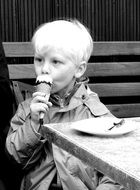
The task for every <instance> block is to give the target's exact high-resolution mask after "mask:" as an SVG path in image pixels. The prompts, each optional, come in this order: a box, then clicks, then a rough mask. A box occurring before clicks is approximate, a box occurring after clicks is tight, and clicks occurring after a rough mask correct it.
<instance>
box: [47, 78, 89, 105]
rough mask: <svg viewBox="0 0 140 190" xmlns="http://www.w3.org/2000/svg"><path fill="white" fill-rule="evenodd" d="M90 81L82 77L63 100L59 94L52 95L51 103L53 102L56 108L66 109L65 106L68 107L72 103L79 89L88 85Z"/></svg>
mask: <svg viewBox="0 0 140 190" xmlns="http://www.w3.org/2000/svg"><path fill="white" fill-rule="evenodd" d="M88 81H89V80H88V78H87V77H82V78H81V79H80V80H78V81H76V82H75V84H74V87H73V89H72V90H71V91H69V92H68V93H67V94H65V95H64V96H63V98H61V97H60V96H59V95H57V94H52V95H51V96H50V99H49V101H50V102H52V104H53V105H55V106H59V107H61V108H64V107H65V106H67V105H68V104H69V103H70V100H71V98H72V96H73V95H74V94H75V93H76V91H77V90H78V88H79V87H80V86H81V85H82V84H86V83H88Z"/></svg>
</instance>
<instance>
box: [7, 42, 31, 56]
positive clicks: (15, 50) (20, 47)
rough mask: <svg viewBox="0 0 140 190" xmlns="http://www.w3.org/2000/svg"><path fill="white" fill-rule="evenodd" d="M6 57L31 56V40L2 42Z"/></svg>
mask: <svg viewBox="0 0 140 190" xmlns="http://www.w3.org/2000/svg"><path fill="white" fill-rule="evenodd" d="M3 47H4V51H5V55H6V57H33V48H32V45H31V42H3Z"/></svg>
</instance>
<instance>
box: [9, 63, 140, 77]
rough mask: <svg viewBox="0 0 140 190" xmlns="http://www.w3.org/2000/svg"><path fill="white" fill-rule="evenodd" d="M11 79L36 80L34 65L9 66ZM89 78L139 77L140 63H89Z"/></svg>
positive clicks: (87, 72) (87, 73)
mask: <svg viewBox="0 0 140 190" xmlns="http://www.w3.org/2000/svg"><path fill="white" fill-rule="evenodd" d="M8 68H9V73H10V78H11V79H24V78H35V73H34V65H33V64H14V65H8ZM85 74H86V75H87V76H89V77H105V76H139V75H140V62H127V63H125V62H120V63H88V66H87V71H86V73H85Z"/></svg>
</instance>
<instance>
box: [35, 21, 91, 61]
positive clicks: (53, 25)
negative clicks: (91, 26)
mask: <svg viewBox="0 0 140 190" xmlns="http://www.w3.org/2000/svg"><path fill="white" fill-rule="evenodd" d="M32 43H33V46H34V50H35V52H37V53H39V52H41V50H42V48H44V47H45V48H46V50H47V48H50V47H53V48H59V49H62V50H63V51H66V52H67V53H69V54H70V56H73V57H74V58H76V60H78V61H85V62H88V60H89V58H90V56H91V53H92V51H93V41H92V37H91V35H90V33H89V31H88V29H87V28H86V27H85V26H84V25H83V24H81V23H80V22H79V21H77V20H71V21H68V20H56V21H52V22H48V23H45V24H42V25H41V26H39V28H38V29H37V30H36V31H35V33H34V35H33V38H32Z"/></svg>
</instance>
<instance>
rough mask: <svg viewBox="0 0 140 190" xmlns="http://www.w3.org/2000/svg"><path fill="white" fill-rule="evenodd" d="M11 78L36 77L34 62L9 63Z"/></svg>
mask: <svg viewBox="0 0 140 190" xmlns="http://www.w3.org/2000/svg"><path fill="white" fill-rule="evenodd" d="M8 69H9V75H10V79H12V80H13V79H34V78H35V71H34V66H33V64H20V65H17V64H15V65H8Z"/></svg>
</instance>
